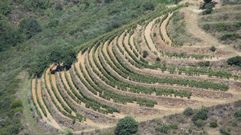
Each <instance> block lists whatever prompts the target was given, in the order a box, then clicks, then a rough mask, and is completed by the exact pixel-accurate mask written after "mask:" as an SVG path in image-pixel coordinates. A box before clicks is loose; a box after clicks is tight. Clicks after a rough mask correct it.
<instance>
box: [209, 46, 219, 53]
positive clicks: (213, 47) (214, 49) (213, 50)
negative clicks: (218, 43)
mask: <svg viewBox="0 0 241 135" xmlns="http://www.w3.org/2000/svg"><path fill="white" fill-rule="evenodd" d="M209 50H210V51H212V52H215V51H216V50H217V48H216V47H215V46H212V47H211V48H210V49H209Z"/></svg>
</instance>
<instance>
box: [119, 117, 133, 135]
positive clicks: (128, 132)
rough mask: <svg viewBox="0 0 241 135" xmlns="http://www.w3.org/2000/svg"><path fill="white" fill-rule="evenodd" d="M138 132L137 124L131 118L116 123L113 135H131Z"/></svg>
mask: <svg viewBox="0 0 241 135" xmlns="http://www.w3.org/2000/svg"><path fill="white" fill-rule="evenodd" d="M137 131H138V123H137V122H136V121H135V120H134V119H133V118H132V117H125V118H123V119H121V120H119V122H118V123H117V126H116V129H115V135H133V134H136V133H137Z"/></svg>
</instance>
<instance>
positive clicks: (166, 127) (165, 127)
mask: <svg viewBox="0 0 241 135" xmlns="http://www.w3.org/2000/svg"><path fill="white" fill-rule="evenodd" d="M171 129H178V126H177V125H175V124H170V125H166V124H162V125H161V126H159V127H157V128H156V130H157V131H159V132H161V133H165V134H167V133H168V131H169V130H171Z"/></svg>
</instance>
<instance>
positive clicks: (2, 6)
mask: <svg viewBox="0 0 241 135" xmlns="http://www.w3.org/2000/svg"><path fill="white" fill-rule="evenodd" d="M11 10H12V7H11V3H10V1H9V0H1V1H0V15H1V14H2V15H8V14H9V13H10V12H11Z"/></svg>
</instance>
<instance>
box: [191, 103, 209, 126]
mask: <svg viewBox="0 0 241 135" xmlns="http://www.w3.org/2000/svg"><path fill="white" fill-rule="evenodd" d="M207 119H208V109H207V108H205V107H203V108H202V109H200V110H198V112H196V113H195V114H194V115H193V117H192V121H193V123H194V124H195V125H196V126H197V127H202V126H203V125H204V124H205V122H204V121H205V120H207Z"/></svg>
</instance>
